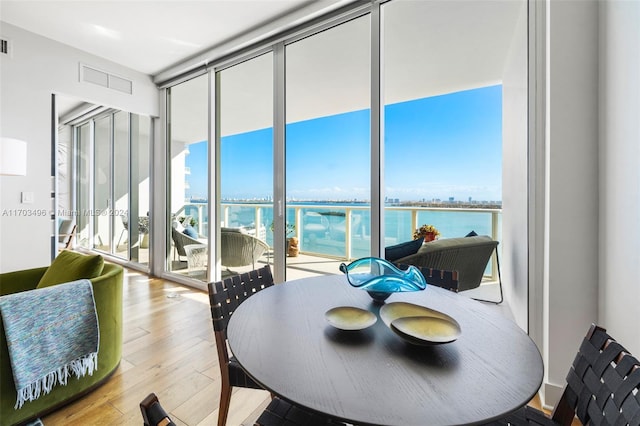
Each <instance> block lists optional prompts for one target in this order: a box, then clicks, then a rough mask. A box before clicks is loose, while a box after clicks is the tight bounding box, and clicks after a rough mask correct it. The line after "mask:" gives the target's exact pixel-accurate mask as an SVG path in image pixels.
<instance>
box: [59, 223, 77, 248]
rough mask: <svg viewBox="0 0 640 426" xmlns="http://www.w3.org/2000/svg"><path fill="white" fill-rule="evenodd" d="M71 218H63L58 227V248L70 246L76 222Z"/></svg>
mask: <svg viewBox="0 0 640 426" xmlns="http://www.w3.org/2000/svg"><path fill="white" fill-rule="evenodd" d="M74 222H75V221H74V220H73V219H63V220H62V221H60V226H59V227H58V250H64V249H68V248H70V247H71V243H72V242H73V237H74V236H75V233H76V224H75V223H74Z"/></svg>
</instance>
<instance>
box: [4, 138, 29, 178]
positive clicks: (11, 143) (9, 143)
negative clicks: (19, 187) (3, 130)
mask: <svg viewBox="0 0 640 426" xmlns="http://www.w3.org/2000/svg"><path fill="white" fill-rule="evenodd" d="M0 175H4V176H26V175H27V143H26V142H25V141H21V140H19V139H13V138H4V137H3V138H0Z"/></svg>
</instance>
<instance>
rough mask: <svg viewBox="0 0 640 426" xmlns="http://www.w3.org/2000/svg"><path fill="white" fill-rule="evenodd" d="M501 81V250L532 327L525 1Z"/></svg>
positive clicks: (516, 300) (514, 303) (514, 296)
mask: <svg viewBox="0 0 640 426" xmlns="http://www.w3.org/2000/svg"><path fill="white" fill-rule="evenodd" d="M511 40H512V43H511V46H510V48H509V53H508V55H507V59H506V61H505V67H504V72H503V80H502V99H503V105H502V124H503V129H502V155H503V160H502V247H501V253H500V254H501V258H500V260H501V261H500V269H501V275H502V282H503V287H504V297H505V301H506V303H507V304H508V305H509V307H510V308H511V312H512V313H513V316H514V319H515V321H516V323H517V324H518V325H519V326H520V327H521V328H522V329H523V330H527V329H528V321H527V319H528V315H527V312H528V296H527V293H528V279H527V276H528V264H527V259H528V252H527V244H525V242H526V240H527V233H528V231H527V221H528V218H527V211H528V210H527V201H528V198H527V149H528V145H527V102H528V100H527V96H528V93H527V59H528V58H527V7H526V3H524V2H523V3H522V7H521V11H520V16H519V17H518V21H517V25H516V27H515V30H514V32H513V37H512V39H511Z"/></svg>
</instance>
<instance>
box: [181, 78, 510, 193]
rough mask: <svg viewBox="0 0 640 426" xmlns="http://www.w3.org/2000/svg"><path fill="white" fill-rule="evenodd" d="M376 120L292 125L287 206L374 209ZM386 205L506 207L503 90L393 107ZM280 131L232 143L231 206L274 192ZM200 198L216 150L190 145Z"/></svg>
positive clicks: (227, 182)
mask: <svg viewBox="0 0 640 426" xmlns="http://www.w3.org/2000/svg"><path fill="white" fill-rule="evenodd" d="M369 123H370V113H369V110H361V111H354V112H348V113H344V114H337V115H333V116H328V117H321V118H317V119H313V120H306V121H301V122H297V123H290V124H288V125H287V128H286V163H287V170H286V176H287V178H286V179H287V182H286V186H287V199H288V200H298V201H304V200H314V201H315V200H326V201H346V200H358V201H368V200H369V198H370V196H369V193H370V189H369V188H370V180H371V179H370V172H369V170H370V141H369V139H370V128H369V126H370V124H369ZM384 126H385V141H384V149H385V157H384V163H385V165H384V167H385V176H384V178H385V196H386V197H387V198H391V199H396V198H397V199H399V200H400V201H422V200H427V201H429V200H432V199H442V200H446V199H449V198H450V197H453V198H454V199H455V200H464V201H466V200H468V199H469V198H471V199H473V200H479V201H482V200H492V201H496V200H501V199H502V86H501V85H496V86H491V87H485V88H480V89H472V90H465V91H461V92H456V93H450V94H446V95H440V96H433V97H429V98H422V99H416V100H412V101H407V102H400V103H397V104H393V105H387V106H386V107H385V117H384ZM272 138H273V129H271V128H268V129H261V130H256V131H252V132H248V133H243V134H238V135H232V136H226V137H223V138H222V147H221V161H222V163H221V164H222V170H221V179H222V198H223V199H235V200H238V199H264V198H268V197H270V196H272V193H273V141H272ZM189 150H190V154H189V155H188V156H187V159H186V165H187V166H188V167H191V175H190V176H188V181H189V183H190V186H191V190H190V194H187V196H189V195H191V197H193V198H206V193H207V190H206V184H207V155H206V152H207V151H206V150H207V147H206V143H205V142H199V143H195V144H192V145H190V146H189Z"/></svg>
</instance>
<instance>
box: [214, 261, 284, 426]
mask: <svg viewBox="0 0 640 426" xmlns="http://www.w3.org/2000/svg"><path fill="white" fill-rule="evenodd" d="M273 284H274V283H273V275H272V274H271V268H270V267H269V265H266V266H264V267H262V268H259V269H256V270H253V271H250V272H246V273H242V274H240V275H234V276H232V277H229V278H225V279H224V280H222V281H217V282H213V283H209V284H208V289H209V303H210V305H211V317H212V319H213V332H214V335H215V340H216V349H217V352H218V363H219V365H220V375H221V383H222V389H221V391H220V409H219V412H218V426H223V425H225V424H226V421H227V415H228V414H229V405H230V403H231V390H232V387H233V386H237V387H243V388H252V389H262V387H261V386H260V385H259V384H257V383H256V382H255V381H254V380H253V379H251V378H250V377H249V376H248V375H247V374H246V373H245V371H244V370H243V369H242V367H240V364H238V362H237V361H236V360H235V358H234V357H233V356H229V351H228V350H227V325H228V323H229V319H230V318H231V315H233V313H234V312H235V310H236V309H237V308H238V306H240V304H241V303H242V302H244V301H245V300H247V299H248V298H249V297H251V296H252V295H254V294H256V293H257V292H259V291H261V290H264V289H265V288H267V287H271V286H272V285H273Z"/></svg>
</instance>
